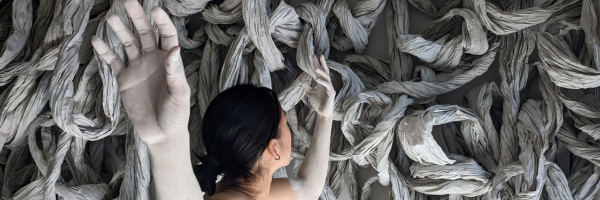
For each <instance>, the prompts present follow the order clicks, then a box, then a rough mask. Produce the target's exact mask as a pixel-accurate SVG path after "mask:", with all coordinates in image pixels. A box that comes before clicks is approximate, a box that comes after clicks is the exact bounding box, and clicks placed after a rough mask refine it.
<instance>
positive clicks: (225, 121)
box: [92, 0, 335, 200]
mask: <svg viewBox="0 0 600 200" xmlns="http://www.w3.org/2000/svg"><path fill="white" fill-rule="evenodd" d="M125 8H126V10H127V12H128V14H129V16H130V17H131V20H132V21H133V24H134V25H135V27H136V29H137V31H138V33H139V40H138V39H137V38H136V36H135V35H134V34H133V33H132V32H131V30H129V29H128V28H127V26H126V25H125V24H124V23H123V22H122V21H121V20H120V19H119V17H118V16H117V15H115V14H109V15H108V16H107V17H106V20H107V22H108V24H109V25H110V26H111V27H112V29H113V30H114V31H115V33H116V34H117V36H118V37H119V39H120V40H121V42H122V43H123V46H124V47H125V51H126V54H127V58H128V62H127V66H126V64H125V62H124V61H123V60H122V59H121V58H120V57H119V56H118V55H117V54H116V53H115V52H114V51H113V50H111V49H110V48H109V47H108V46H107V45H106V43H104V42H103V41H102V40H101V39H100V38H98V37H93V38H92V45H93V46H94V49H95V50H96V53H97V54H99V55H100V56H101V57H102V59H103V60H104V61H105V62H107V63H108V64H109V66H110V67H111V69H112V71H113V74H114V75H115V77H116V78H117V84H118V87H119V92H120V95H121V99H122V101H123V106H124V108H125V110H126V112H127V114H128V116H129V118H130V120H131V123H132V124H133V126H134V128H135V131H136V133H137V134H138V136H139V137H140V138H141V139H142V140H143V141H144V142H146V144H147V145H148V150H149V154H150V163H151V168H152V177H153V179H154V184H155V186H156V187H155V188H156V195H157V199H178V200H179V199H207V200H218V199H261V200H262V199H278V200H282V199H317V198H318V197H319V195H320V194H321V190H322V188H323V185H324V182H325V177H326V173H327V166H328V159H329V143H330V136H331V125H332V117H333V106H334V97H335V90H334V89H333V86H332V84H331V80H330V77H329V68H328V67H327V66H326V63H325V59H324V57H323V56H321V57H320V58H317V57H316V56H314V59H313V60H314V61H315V63H314V65H315V71H316V74H317V79H316V80H315V81H316V86H314V87H312V86H310V79H309V77H308V76H305V75H302V77H300V78H301V79H302V86H303V88H304V89H305V91H306V94H307V97H308V100H309V102H310V104H311V106H312V107H313V108H314V109H315V110H316V111H317V117H316V122H315V125H314V133H313V137H312V139H311V146H310V148H309V149H308V151H307V152H306V155H305V158H304V160H303V163H302V165H301V167H300V168H299V170H298V174H297V177H296V178H288V179H273V178H272V176H273V173H274V172H275V171H276V170H277V169H278V168H280V167H284V166H286V165H288V164H289V162H290V154H291V132H290V129H289V127H288V126H287V122H286V117H285V113H284V111H283V110H282V109H281V107H280V105H279V101H278V99H277V95H276V94H275V93H274V92H273V91H272V90H270V89H268V88H264V87H258V86H253V85H238V86H234V87H231V88H229V89H227V90H225V91H223V92H222V93H220V94H219V95H217V96H216V97H215V99H214V100H212V102H211V103H210V105H209V106H208V109H207V111H206V113H205V116H204V119H203V124H202V135H203V140H204V145H205V147H206V151H207V154H206V155H204V156H203V157H202V158H201V162H202V164H201V165H199V166H195V167H194V166H193V165H192V163H191V160H190V141H189V138H190V137H189V131H188V129H187V127H188V120H189V115H190V87H189V85H188V83H187V81H186V77H185V72H184V68H183V63H182V61H181V56H180V47H179V45H178V40H177V32H176V31H177V30H176V29H175V26H174V25H173V23H172V22H171V20H170V19H169V16H168V15H167V14H166V13H165V12H164V11H163V10H162V9H161V8H159V7H154V8H153V9H152V11H151V14H152V17H153V19H154V20H155V22H156V24H157V26H158V29H159V32H160V44H161V47H160V48H159V47H158V44H157V40H156V38H155V33H154V31H153V30H154V29H153V27H152V24H151V23H150V21H149V19H148V16H146V14H145V13H144V11H143V9H142V7H141V5H140V4H139V3H138V2H137V1H135V0H126V1H125ZM317 60H319V61H320V63H319V61H317ZM194 173H196V174H194ZM218 175H222V179H220V181H218V182H217V176H218ZM203 192H204V193H206V194H205V195H203V194H202V193H203Z"/></svg>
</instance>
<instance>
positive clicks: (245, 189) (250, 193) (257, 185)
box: [219, 171, 274, 200]
mask: <svg viewBox="0 0 600 200" xmlns="http://www.w3.org/2000/svg"><path fill="white" fill-rule="evenodd" d="M273 173H274V172H271V171H268V172H267V173H254V174H255V175H256V177H255V178H254V179H253V180H252V181H251V182H249V183H245V182H243V181H242V182H240V183H239V185H238V187H237V188H232V189H225V190H223V191H221V192H224V193H238V194H239V195H240V196H247V197H251V199H256V200H263V199H267V197H268V196H269V193H270V192H271V182H272V181H273ZM219 184H221V182H219ZM236 196H237V195H236Z"/></svg>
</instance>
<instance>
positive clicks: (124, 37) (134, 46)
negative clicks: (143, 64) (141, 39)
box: [106, 13, 140, 62]
mask: <svg viewBox="0 0 600 200" xmlns="http://www.w3.org/2000/svg"><path fill="white" fill-rule="evenodd" d="M106 22H108V24H109V25H110V27H111V28H112V29H113V31H115V33H116V34H117V37H119V40H121V43H122V44H123V46H124V47H125V52H126V53H127V57H128V58H129V62H132V61H135V60H136V59H138V58H139V56H140V47H139V43H138V41H137V39H136V38H135V35H133V33H132V32H131V30H129V28H127V25H125V24H124V23H123V21H121V18H119V16H118V15H116V14H113V13H111V14H109V15H108V16H107V17H106Z"/></svg>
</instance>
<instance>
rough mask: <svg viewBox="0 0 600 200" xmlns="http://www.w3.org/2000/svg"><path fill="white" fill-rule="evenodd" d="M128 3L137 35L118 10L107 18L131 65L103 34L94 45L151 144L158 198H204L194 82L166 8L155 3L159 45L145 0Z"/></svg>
mask: <svg viewBox="0 0 600 200" xmlns="http://www.w3.org/2000/svg"><path fill="white" fill-rule="evenodd" d="M125 8H126V10H127V13H128V14H129V16H130V17H131V20H132V21H133V23H134V25H135V27H136V29H137V31H138V33H139V38H140V39H139V40H138V39H137V38H136V36H135V35H134V34H133V33H132V32H131V30H129V28H128V27H127V26H126V25H125V24H124V23H123V22H122V21H121V20H120V19H119V16H117V15H115V14H109V15H108V16H107V17H106V21H107V22H108V24H109V25H110V26H111V27H112V29H113V30H114V31H115V33H116V34H117V36H118V37H119V39H120V40H121V42H122V43H123V46H124V47H125V51H126V53H127V57H128V58H129V66H127V67H125V62H123V60H121V58H120V57H119V55H117V54H116V53H115V52H114V51H113V50H111V49H110V48H109V46H107V45H106V43H104V41H102V40H101V39H100V38H98V37H94V38H92V45H93V46H94V49H96V53H97V54H98V55H100V56H101V57H102V59H103V60H104V61H105V62H106V63H108V65H109V66H110V68H111V69H112V71H113V74H114V75H115V77H116V78H117V84H118V86H119V92H120V95H121V99H122V101H123V107H124V108H125V111H127V115H128V117H129V119H130V120H131V123H132V124H133V126H134V128H135V131H136V133H137V134H138V136H139V137H140V138H141V139H142V140H144V141H145V142H146V144H148V150H149V152H150V165H151V169H152V178H153V179H154V184H155V186H156V194H157V199H178V200H179V199H203V197H202V195H203V193H202V191H201V190H200V186H199V184H198V181H197V180H196V178H195V176H194V172H193V170H192V163H191V160H190V150H189V149H190V141H189V133H188V129H187V125H188V120H189V116H190V87H189V85H188V84H187V81H186V77H185V72H184V69H183V64H182V61H181V56H180V54H179V51H180V50H179V45H178V41H177V32H176V29H175V26H174V25H173V23H172V22H171V20H170V19H169V16H168V15H167V14H166V13H165V12H164V11H163V10H162V9H160V8H159V7H154V8H153V9H152V17H153V18H154V20H155V21H156V24H157V25H158V29H159V31H160V39H161V48H159V47H158V45H157V42H156V37H155V34H154V29H153V28H152V25H151V23H150V20H149V19H148V16H147V15H146V14H145V13H144V10H143V8H142V6H141V5H140V4H139V3H138V2H137V1H135V0H127V1H125Z"/></svg>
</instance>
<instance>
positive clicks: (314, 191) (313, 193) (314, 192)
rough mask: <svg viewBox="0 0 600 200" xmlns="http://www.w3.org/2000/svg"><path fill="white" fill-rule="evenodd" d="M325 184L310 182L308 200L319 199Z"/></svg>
mask: <svg viewBox="0 0 600 200" xmlns="http://www.w3.org/2000/svg"><path fill="white" fill-rule="evenodd" d="M323 184H324V183H321V184H308V185H307V186H306V191H307V198H306V199H307V200H318V199H319V197H320V196H321V194H322V193H323Z"/></svg>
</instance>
